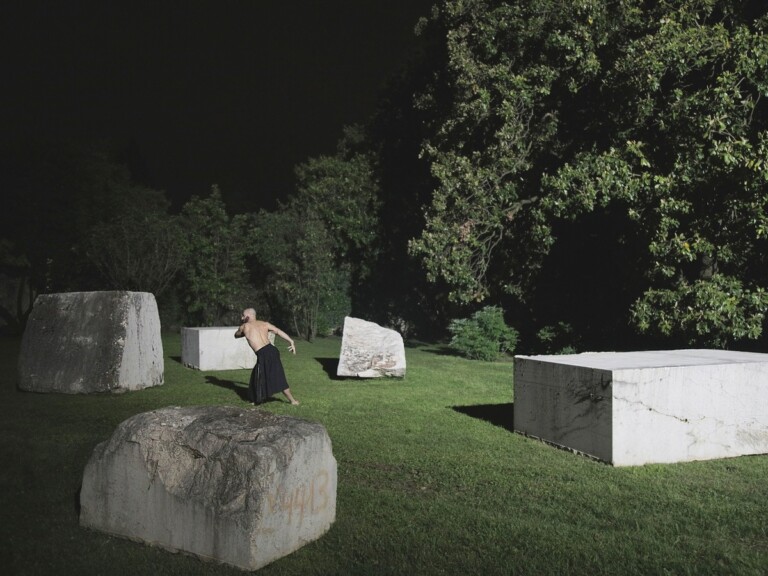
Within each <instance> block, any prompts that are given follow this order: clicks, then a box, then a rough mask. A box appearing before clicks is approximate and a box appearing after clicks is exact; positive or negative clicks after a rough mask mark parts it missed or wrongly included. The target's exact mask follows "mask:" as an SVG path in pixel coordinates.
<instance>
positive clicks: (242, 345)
mask: <svg viewBox="0 0 768 576" xmlns="http://www.w3.org/2000/svg"><path fill="white" fill-rule="evenodd" d="M237 328H238V327H237V326H215V327H211V328H182V329H181V362H182V364H184V366H188V367H189V368H196V369H197V370H241V369H246V368H247V369H249V370H250V369H251V368H253V367H254V366H255V365H256V355H255V354H254V353H253V350H251V347H250V346H248V342H247V341H246V340H245V338H235V332H237ZM269 337H270V341H271V342H273V343H274V339H275V335H274V334H272V333H270V335H269Z"/></svg>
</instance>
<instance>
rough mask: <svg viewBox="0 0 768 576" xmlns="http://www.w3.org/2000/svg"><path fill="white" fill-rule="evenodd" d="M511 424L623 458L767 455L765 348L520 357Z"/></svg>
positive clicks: (604, 456) (622, 462)
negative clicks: (745, 350) (760, 349)
mask: <svg viewBox="0 0 768 576" xmlns="http://www.w3.org/2000/svg"><path fill="white" fill-rule="evenodd" d="M514 427H515V430H516V431H518V432H522V433H524V434H527V435H530V436H535V437H537V438H541V439H543V440H545V441H547V442H551V443H553V444H557V445H559V446H563V447H566V448H570V449H573V450H576V451H579V452H583V453H585V454H588V455H591V456H594V457H596V458H598V459H600V460H604V461H606V462H610V463H612V464H614V465H616V466H631V465H639V464H649V463H669V462H686V461H692V460H709V459H713V458H725V457H732V456H741V455H747V454H763V453H768V354H756V353H749V352H736V351H729V350H662V351H652V352H593V353H585V354H567V355H562V356H516V357H515V398H514Z"/></svg>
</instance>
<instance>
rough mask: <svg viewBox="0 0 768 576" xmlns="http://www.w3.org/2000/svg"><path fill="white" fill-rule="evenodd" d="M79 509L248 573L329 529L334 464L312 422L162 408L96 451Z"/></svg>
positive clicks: (85, 518) (231, 410)
mask: <svg viewBox="0 0 768 576" xmlns="http://www.w3.org/2000/svg"><path fill="white" fill-rule="evenodd" d="M80 504H81V511H80V524H81V525H82V526H85V527H89V528H93V529H96V530H101V531H104V532H108V533H110V534H115V535H119V536H124V537H127V538H130V539H133V540H138V541H141V542H145V543H147V544H153V545H159V546H162V547H164V548H167V549H169V550H174V551H184V552H188V553H190V554H194V555H196V556H199V557H201V558H206V559H213V560H216V561H219V562H222V563H226V564H230V565H233V566H237V567H239V568H242V569H245V570H255V569H257V568H260V567H261V566H264V565H265V564H268V563H269V562H272V561H273V560H276V559H278V558H280V557H282V556H285V555H287V554H289V553H291V552H293V551H294V550H296V549H298V548H300V547H301V546H303V545H304V544H306V543H308V542H310V541H312V540H315V539H317V538H319V537H320V536H321V535H322V534H324V533H325V532H326V531H327V530H328V529H329V528H330V526H331V524H332V523H333V521H334V520H335V516H336V460H335V458H334V457H333V453H332V449H331V441H330V438H329V437H328V434H327V433H326V431H325V428H324V427H323V426H322V425H320V424H317V423H312V422H307V421H305V420H300V419H298V418H293V417H289V416H278V415H273V414H270V413H268V412H264V411H261V410H258V409H255V408H235V407H228V406H196V407H187V408H179V407H168V408H163V409H160V410H155V411H152V412H146V413H143V414H138V415H136V416H133V417H132V418H129V419H128V420H126V421H124V422H123V423H122V424H120V425H119V426H118V428H117V430H116V431H115V432H114V434H113V435H112V437H111V438H110V439H109V440H108V441H106V442H103V443H101V444H99V445H98V446H97V447H96V448H95V450H94V452H93V455H92V456H91V458H90V460H89V461H88V464H87V465H86V468H85V471H84V474H83V485H82V488H81V492H80Z"/></svg>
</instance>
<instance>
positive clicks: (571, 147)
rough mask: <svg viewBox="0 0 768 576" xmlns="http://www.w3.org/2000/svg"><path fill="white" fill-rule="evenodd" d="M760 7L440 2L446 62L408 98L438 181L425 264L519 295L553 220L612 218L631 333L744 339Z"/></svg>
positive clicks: (471, 296) (750, 287)
mask: <svg viewBox="0 0 768 576" xmlns="http://www.w3.org/2000/svg"><path fill="white" fill-rule="evenodd" d="M767 11H768V7H766V5H765V3H764V2H758V1H737V0H676V1H668V2H646V1H642V0H623V1H622V2H603V1H600V0H584V1H580V2H561V1H559V0H540V1H538V2H535V3H531V2H525V1H522V0H520V1H508V2H500V1H491V0H455V1H445V2H443V3H442V4H441V5H440V7H439V10H437V11H436V12H435V14H434V15H433V17H432V19H431V20H430V22H428V23H427V25H426V30H427V33H429V34H432V35H434V36H435V37H437V38H440V39H441V40H442V42H443V43H442V50H443V54H444V59H443V64H442V66H441V67H438V68H437V69H436V72H435V75H434V81H433V82H432V84H431V86H430V88H429V89H427V90H425V91H423V92H422V94H421V95H420V102H421V105H422V107H423V108H424V109H426V110H430V111H432V113H434V116H435V122H434V124H433V125H432V127H431V129H432V136H431V137H430V138H429V139H428V141H426V142H425V145H424V148H423V151H424V154H426V155H427V156H428V157H429V158H430V160H431V161H432V171H433V175H434V176H435V178H436V180H437V182H438V185H437V188H436V190H435V191H434V196H433V199H432V202H431V205H430V206H429V208H428V210H427V212H426V227H425V229H424V231H423V233H422V234H421V236H420V237H419V238H417V239H416V240H415V241H414V242H413V243H412V249H413V251H414V252H415V253H417V254H419V255H421V256H422V257H423V258H424V262H425V265H426V266H427V269H428V271H429V273H430V274H431V276H432V277H433V278H436V279H438V278H439V279H443V280H445V281H446V282H448V284H449V285H450V286H451V290H452V292H451V293H452V297H453V298H454V299H455V300H457V301H462V302H471V301H474V300H483V299H484V298H487V297H489V296H493V297H498V295H499V293H502V292H506V293H512V294H517V295H518V296H520V297H522V298H524V299H525V298H527V299H530V298H531V297H532V295H533V294H534V293H535V290H534V288H535V287H536V281H537V279H540V278H541V276H540V275H539V274H538V271H539V269H540V268H541V267H542V265H544V264H546V263H547V261H548V258H549V257H550V251H551V250H552V247H553V245H554V244H555V242H556V236H557V233H558V232H559V231H560V230H561V229H562V228H563V226H564V222H567V221H568V220H572V221H574V222H577V223H578V222H589V224H590V225H591V226H598V230H597V233H601V232H602V230H601V229H600V227H601V226H602V227H604V226H605V225H606V224H611V225H613V226H615V225H616V223H619V224H620V231H619V232H618V233H617V234H616V235H614V236H612V237H611V236H609V237H610V238H612V239H613V240H614V241H616V242H617V243H618V242H624V243H626V245H627V246H629V249H628V250H627V253H628V255H630V254H631V256H632V261H631V262H629V263H628V264H625V266H626V269H627V270H625V271H627V274H628V276H627V277H628V278H629V277H631V278H632V279H633V281H635V282H637V285H636V286H634V287H633V289H634V295H633V296H632V299H631V300H629V301H628V303H626V316H627V318H628V319H629V318H630V309H631V319H632V320H633V321H634V323H635V326H636V329H639V330H641V331H647V332H651V333H655V334H657V335H661V336H666V337H671V338H677V339H679V340H681V341H684V342H687V343H704V344H713V345H728V344H729V343H730V342H732V341H733V340H735V339H740V338H745V337H749V338H754V337H757V336H758V335H759V334H760V332H761V329H762V324H763V319H764V314H765V312H766V309H767V308H768V296H767V295H766V292H765V287H766V286H767V285H768V277H767V274H766V256H765V254H766V248H768V245H766V242H768V190H767V188H766V182H768V157H767V153H768V146H767V144H768V108H767V107H766V104H765V100H764V98H765V96H766V95H768V39H766V37H765V35H764V32H765V27H766V26H767V25H768V18H767V17H766V12H767ZM587 215H590V217H591V219H587V218H586V217H587ZM595 215H598V216H602V220H601V219H599V218H598V219H595V218H594V216H595ZM579 232H580V233H581V234H582V235H584V234H587V233H589V230H588V229H586V228H585V227H582V228H581V229H580V230H579ZM580 257H581V258H582V259H583V260H585V261H586V263H587V264H586V265H589V260H590V258H591V257H594V254H582V255H580ZM628 259H629V258H628ZM630 268H631V269H632V270H631V271H630V270H629V269H630ZM607 272H610V271H607ZM630 272H632V274H630ZM634 272H637V273H636V274H634ZM561 280H567V279H561ZM595 287H596V289H597V290H599V289H600V286H599V284H597V283H596V284H595ZM600 312H601V311H600V310H599V309H598V310H595V311H594V314H596V315H599V314H600Z"/></svg>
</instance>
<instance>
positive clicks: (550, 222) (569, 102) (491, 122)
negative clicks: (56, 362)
mask: <svg viewBox="0 0 768 576" xmlns="http://www.w3.org/2000/svg"><path fill="white" fill-rule="evenodd" d="M767 13H768V7H766V6H765V4H764V2H762V1H757V0H754V1H741V0H674V1H670V2H647V1H644V0H627V1H624V2H611V3H606V2H601V1H598V0H594V1H592V0H587V1H581V2H560V1H558V0H541V1H539V2H535V3H530V2H524V1H522V0H518V1H515V0H513V1H506V2H502V1H498V0H463V1H458V0H445V1H441V2H439V3H438V4H437V5H436V6H435V8H434V10H433V12H432V14H431V16H430V17H429V18H425V19H423V20H422V21H421V22H420V23H419V25H418V27H417V29H418V33H419V38H420V41H421V47H420V51H419V53H417V54H414V55H413V58H412V60H411V62H410V63H409V65H408V66H407V67H405V68H404V70H403V72H402V74H401V75H399V76H398V77H397V78H394V79H392V80H391V81H390V82H389V84H388V87H387V88H386V89H385V90H384V91H383V92H382V94H381V98H380V101H379V106H378V110H377V112H376V114H375V115H374V116H373V117H372V118H369V119H367V120H366V121H365V122H364V123H362V124H361V125H360V126H353V127H346V128H343V129H342V128H340V137H339V141H338V145H337V149H336V151H335V153H333V154H328V155H324V156H318V157H315V158H310V159H308V160H307V161H306V162H304V163H303V164H301V165H299V166H297V167H296V171H295V172H296V179H295V182H296V185H295V190H294V193H293V194H292V195H291V196H290V197H289V198H286V199H285V200H284V201H283V202H281V203H279V205H278V207H277V208H276V209H274V210H270V211H267V210H259V206H254V207H253V211H252V212H251V213H243V214H230V213H228V211H227V207H226V204H225V202H224V199H223V196H222V192H221V191H219V190H218V189H217V188H216V187H215V186H214V187H213V188H212V190H211V193H210V195H209V196H207V197H205V198H198V197H195V198H192V199H190V200H189V201H188V202H187V203H186V204H185V205H184V206H183V207H182V208H181V210H179V211H176V212H172V211H171V208H170V205H169V203H168V201H167V199H166V198H165V195H164V194H163V193H162V192H160V191H157V190H153V189H151V188H148V187H145V186H141V185H138V184H136V183H135V182H133V181H132V180H131V177H130V174H129V173H128V170H127V169H126V168H124V167H122V166H121V165H120V163H119V162H117V161H116V160H115V158H116V156H115V155H111V154H110V153H109V152H108V151H107V150H106V149H105V148H104V147H103V146H102V147H93V148H83V147H77V146H71V145H66V146H65V145H62V144H61V143H57V144H56V145H48V146H41V145H36V146H27V147H23V146H20V145H16V146H13V147H9V148H7V149H5V150H3V153H2V157H1V158H0V161H1V162H2V166H0V169H2V173H3V176H4V177H3V187H4V188H5V190H4V198H5V200H4V202H10V204H7V205H10V206H11V207H12V210H10V211H4V213H3V222H2V226H3V227H2V230H3V232H2V234H1V235H0V236H2V243H0V250H1V252H0V256H1V257H2V260H1V262H2V267H3V268H2V273H3V275H4V279H5V284H6V287H7V288H8V290H6V291H7V292H8V293H7V294H6V295H5V298H4V300H3V307H2V310H1V311H0V313H2V314H3V317H4V319H5V320H6V324H7V325H9V326H12V327H17V328H18V327H21V326H23V323H24V315H25V314H26V313H27V312H28V310H29V307H30V302H31V300H30V298H31V297H32V296H34V294H35V293H39V292H49V291H63V290H91V289H130V290H147V291H151V292H153V293H155V295H156V296H157V298H158V301H159V303H160V308H161V314H162V315H163V321H164V325H165V326H166V327H168V328H174V327H177V326H179V325H182V324H202V325H210V324H221V323H233V322H235V321H236V319H237V315H238V313H239V310H240V309H241V308H243V307H244V306H245V305H254V306H255V307H256V308H257V311H258V313H259V315H261V316H264V317H268V318H271V319H272V320H274V321H275V322H279V323H280V324H282V325H285V326H287V327H291V329H292V330H293V331H294V332H295V333H296V334H298V335H301V336H303V337H305V338H309V339H311V338H313V337H314V336H316V335H318V334H325V333H329V332H331V331H333V330H334V329H337V328H338V327H339V325H340V323H341V320H342V319H343V317H344V315H347V314H352V315H356V316H360V317H365V318H367V319H370V320H373V321H377V322H379V323H382V324H385V325H388V326H392V327H395V328H397V329H399V330H401V331H402V332H403V333H404V334H405V335H406V336H407V337H414V338H425V339H434V338H439V337H442V336H444V335H445V334H446V329H447V327H448V324H449V321H450V320H451V319H452V318H457V317H468V316H469V315H471V314H472V313H473V312H475V311H477V310H478V309H480V308H482V307H483V306H486V305H489V304H491V305H496V306H501V307H502V308H503V309H504V310H505V311H506V315H507V321H508V323H509V324H510V325H512V326H514V327H515V328H516V329H517V330H519V331H520V334H521V342H520V347H521V348H523V349H525V350H528V351H535V352H558V351H562V350H584V349H591V350H598V349H628V348H632V347H669V346H717V347H737V346H738V347H742V348H760V347H762V346H764V344H765V335H764V334H765V322H766V320H765V314H766V311H767V310H768V292H766V288H767V287H768V265H767V264H768V263H767V262H766V258H768V256H767V254H768V251H767V250H766V248H768V189H767V183H768V107H767V105H766V96H768V40H766V36H765V29H766V27H767V26H768V16H767V15H766V14H767ZM223 193H224V194H226V191H223Z"/></svg>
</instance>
